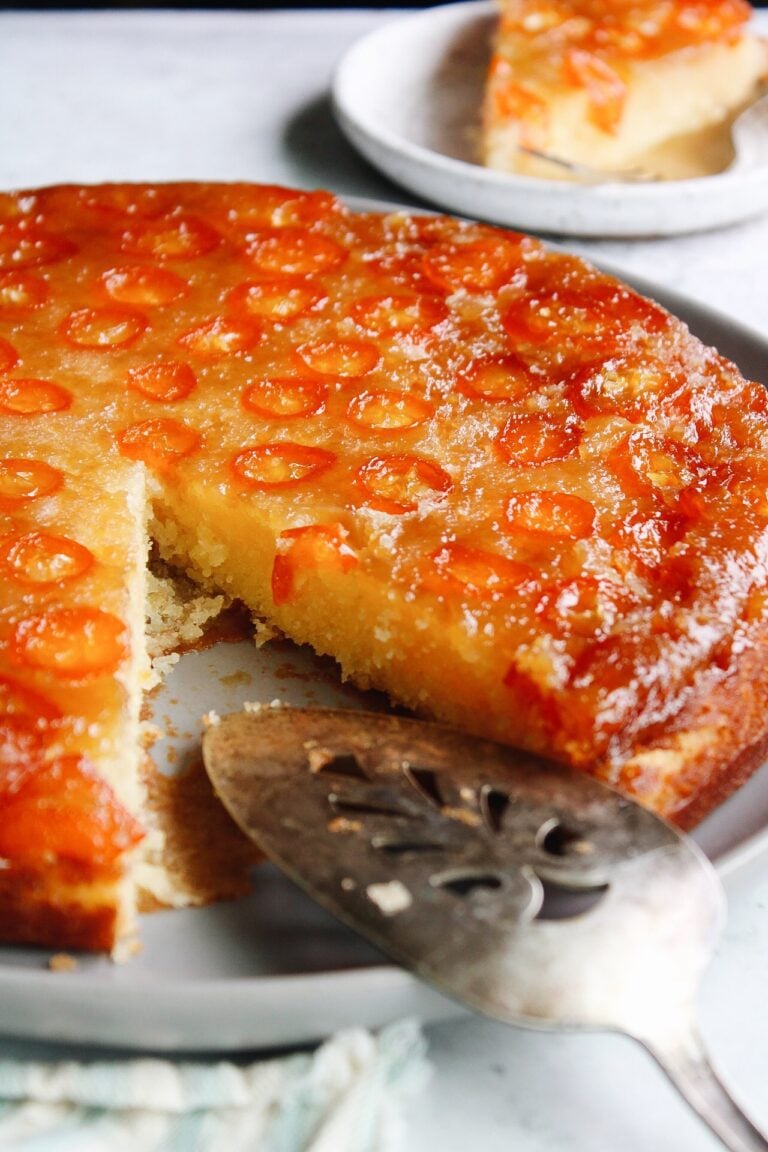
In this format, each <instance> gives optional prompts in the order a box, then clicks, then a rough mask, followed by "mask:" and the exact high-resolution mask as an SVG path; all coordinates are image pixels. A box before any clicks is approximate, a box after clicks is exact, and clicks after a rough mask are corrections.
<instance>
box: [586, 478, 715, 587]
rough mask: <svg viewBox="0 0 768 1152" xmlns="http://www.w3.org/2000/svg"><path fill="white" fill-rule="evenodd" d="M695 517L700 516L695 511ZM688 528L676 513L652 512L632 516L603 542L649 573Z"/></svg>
mask: <svg viewBox="0 0 768 1152" xmlns="http://www.w3.org/2000/svg"><path fill="white" fill-rule="evenodd" d="M686 495H687V493H686ZM681 503H682V502H681ZM695 514H696V515H701V514H702V513H701V511H698V512H696V513H695ZM689 527H690V521H689V519H688V518H687V517H686V515H685V514H684V513H683V514H681V513H679V512H677V511H675V512H669V511H667V510H664V511H662V512H659V511H656V510H654V511H653V513H652V514H650V515H649V514H647V513H643V512H632V513H630V514H629V515H628V516H626V517H624V518H623V519H622V520H621V521H620V523H619V524H618V525H617V526H616V528H614V529H613V531H611V532H609V533H608V535H607V537H606V539H607V540H608V542H609V544H611V545H612V546H613V547H614V548H617V549H619V550H621V551H622V552H626V553H629V555H630V556H631V557H632V559H633V560H634V561H635V562H636V563H637V564H639V565H640V567H641V569H645V570H647V571H653V570H654V569H655V568H657V567H658V566H659V564H660V563H661V562H662V560H663V559H664V558H665V556H666V555H667V553H668V552H669V550H670V548H671V547H672V546H673V544H677V543H678V541H679V540H682V538H683V537H684V536H685V533H686V531H687V529H688V528H689Z"/></svg>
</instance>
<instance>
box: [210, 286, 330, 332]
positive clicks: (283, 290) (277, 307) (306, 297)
mask: <svg viewBox="0 0 768 1152" xmlns="http://www.w3.org/2000/svg"><path fill="white" fill-rule="evenodd" d="M326 298H327V293H326V292H325V291H324V290H323V289H322V288H321V287H320V286H319V285H316V284H313V283H312V281H311V280H307V279H302V278H300V277H298V276H297V277H291V276H273V277H271V278H270V279H269V280H258V281H248V282H246V283H245V284H238V286H237V287H236V288H233V289H232V291H231V292H230V293H229V294H228V296H227V305H228V306H229V308H230V309H231V311H232V312H234V313H235V314H236V315H242V316H255V317H257V318H258V319H260V320H271V321H273V322H274V323H276V324H278V323H279V324H285V323H287V322H288V321H289V320H295V319H296V317H298V316H303V315H305V314H306V313H307V312H310V311H311V310H312V309H313V308H315V307H316V306H317V305H318V304H319V303H320V302H321V301H322V300H325V299H326Z"/></svg>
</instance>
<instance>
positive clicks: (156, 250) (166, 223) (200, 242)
mask: <svg viewBox="0 0 768 1152" xmlns="http://www.w3.org/2000/svg"><path fill="white" fill-rule="evenodd" d="M220 243H221V237H220V236H219V234H218V232H216V230H215V229H214V228H211V226H210V224H206V222H205V221H204V220H200V219H198V217H197V216H181V215H179V216H177V215H174V214H170V215H168V216H166V217H163V218H160V219H158V220H151V221H149V222H147V223H144V224H139V225H137V226H136V227H133V228H129V229H128V231H126V232H125V233H124V234H123V238H122V248H123V251H124V252H131V253H135V254H136V255H137V256H152V257H154V258H155V259H157V260H195V259H197V257H199V256H205V254H206V253H207V252H212V251H213V249H214V248H217V247H218V245H219V244H220Z"/></svg>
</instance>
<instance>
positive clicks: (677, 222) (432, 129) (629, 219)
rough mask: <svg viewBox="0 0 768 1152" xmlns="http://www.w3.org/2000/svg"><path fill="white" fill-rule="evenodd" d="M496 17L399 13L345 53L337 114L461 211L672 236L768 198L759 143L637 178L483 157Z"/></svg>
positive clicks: (516, 222) (353, 137) (393, 172)
mask: <svg viewBox="0 0 768 1152" xmlns="http://www.w3.org/2000/svg"><path fill="white" fill-rule="evenodd" d="M764 16H765V14H764V13H762V14H760V18H763V17H764ZM496 19H497V11H496V3H495V0H480V2H474V0H470V2H469V3H459V4H446V5H443V6H440V7H434V8H428V9H426V10H425V11H423V12H419V13H416V14H413V13H411V14H409V15H406V16H402V15H401V17H400V19H396V20H392V21H390V22H388V23H386V24H384V25H383V26H382V27H380V28H377V29H375V30H374V31H373V32H371V33H369V34H368V35H367V36H365V37H363V39H362V40H359V41H358V42H357V43H356V44H353V45H352V47H351V48H350V49H349V50H348V52H347V53H346V55H345V56H344V58H343V59H342V61H341V63H340V64H339V67H338V69H337V71H336V75H335V77H334V84H333V102H334V108H335V111H336V116H337V119H338V121H339V124H340V126H341V128H342V130H343V131H344V133H345V135H346V136H347V137H348V139H349V141H350V143H351V144H353V145H354V147H355V148H357V149H358V151H359V152H361V153H362V155H363V156H365V158H366V159H367V160H369V161H370V162H371V163H372V164H374V165H375V166H376V167H377V168H379V169H380V170H381V171H382V172H384V173H385V174H386V175H387V176H389V177H390V179H392V180H394V181H395V182H396V183H397V184H400V185H401V186H402V187H403V188H406V189H407V190H408V191H409V192H411V193H415V194H416V195H418V196H423V197H424V198H425V199H426V200H427V201H429V203H431V204H435V205H438V206H440V207H442V208H446V209H448V210H449V211H451V212H462V213H464V214H466V215H468V216H473V217H480V218H482V219H484V220H492V221H494V222H495V223H496V224H504V225H507V226H510V227H513V228H523V229H530V230H533V231H538V232H549V233H560V234H563V235H567V236H602V237H606V236H658V235H661V236H672V235H675V234H677V233H682V232H695V231H699V230H701V229H706V228H715V227H719V226H722V225H723V224H730V223H733V222H734V221H736V220H743V219H746V218H748V217H750V216H756V215H757V214H758V213H760V212H764V211H766V210H768V155H765V156H763V155H761V154H760V153H758V154H757V155H756V156H750V159H749V162H747V161H746V159H745V160H744V161H743V162H740V163H739V165H738V167H735V168H734V169H733V170H731V171H729V172H724V173H719V174H718V175H715V176H707V177H700V178H698V179H690V180H674V181H661V182H645V183H631V184H628V183H624V184H620V183H605V184H573V183H568V182H563V181H559V180H541V179H535V178H532V177H530V176H518V175H516V174H514V173H508V172H497V171H494V170H492V169H490V168H484V167H482V166H481V165H480V164H478V163H477V161H476V146H477V139H478V134H479V124H480V107H481V101H482V90H483V84H484V81H485V73H486V70H487V66H488V58H489V51H490V42H491V36H492V32H493V27H494V24H495V21H496ZM757 26H758V29H762V28H764V27H765V25H764V24H762V23H758V24H757Z"/></svg>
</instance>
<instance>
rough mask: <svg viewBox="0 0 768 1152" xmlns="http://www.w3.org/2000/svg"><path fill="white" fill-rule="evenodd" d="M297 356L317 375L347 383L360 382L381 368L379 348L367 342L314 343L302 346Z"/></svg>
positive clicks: (330, 341) (327, 341)
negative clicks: (332, 377) (349, 381)
mask: <svg viewBox="0 0 768 1152" xmlns="http://www.w3.org/2000/svg"><path fill="white" fill-rule="evenodd" d="M296 355H297V357H298V359H299V362H300V363H302V364H304V365H305V366H306V367H307V368H311V369H312V371H313V372H319V373H320V375H321V376H337V377H341V378H342V379H343V380H359V379H360V378H361V377H362V376H367V375H368V373H369V372H372V371H373V370H374V368H376V367H378V365H379V362H380V361H381V353H380V352H379V349H378V348H377V347H376V345H375V344H370V343H368V342H367V341H365V340H319V341H317V342H316V343H313V344H301V345H300V346H299V347H298V348H297V349H296Z"/></svg>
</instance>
